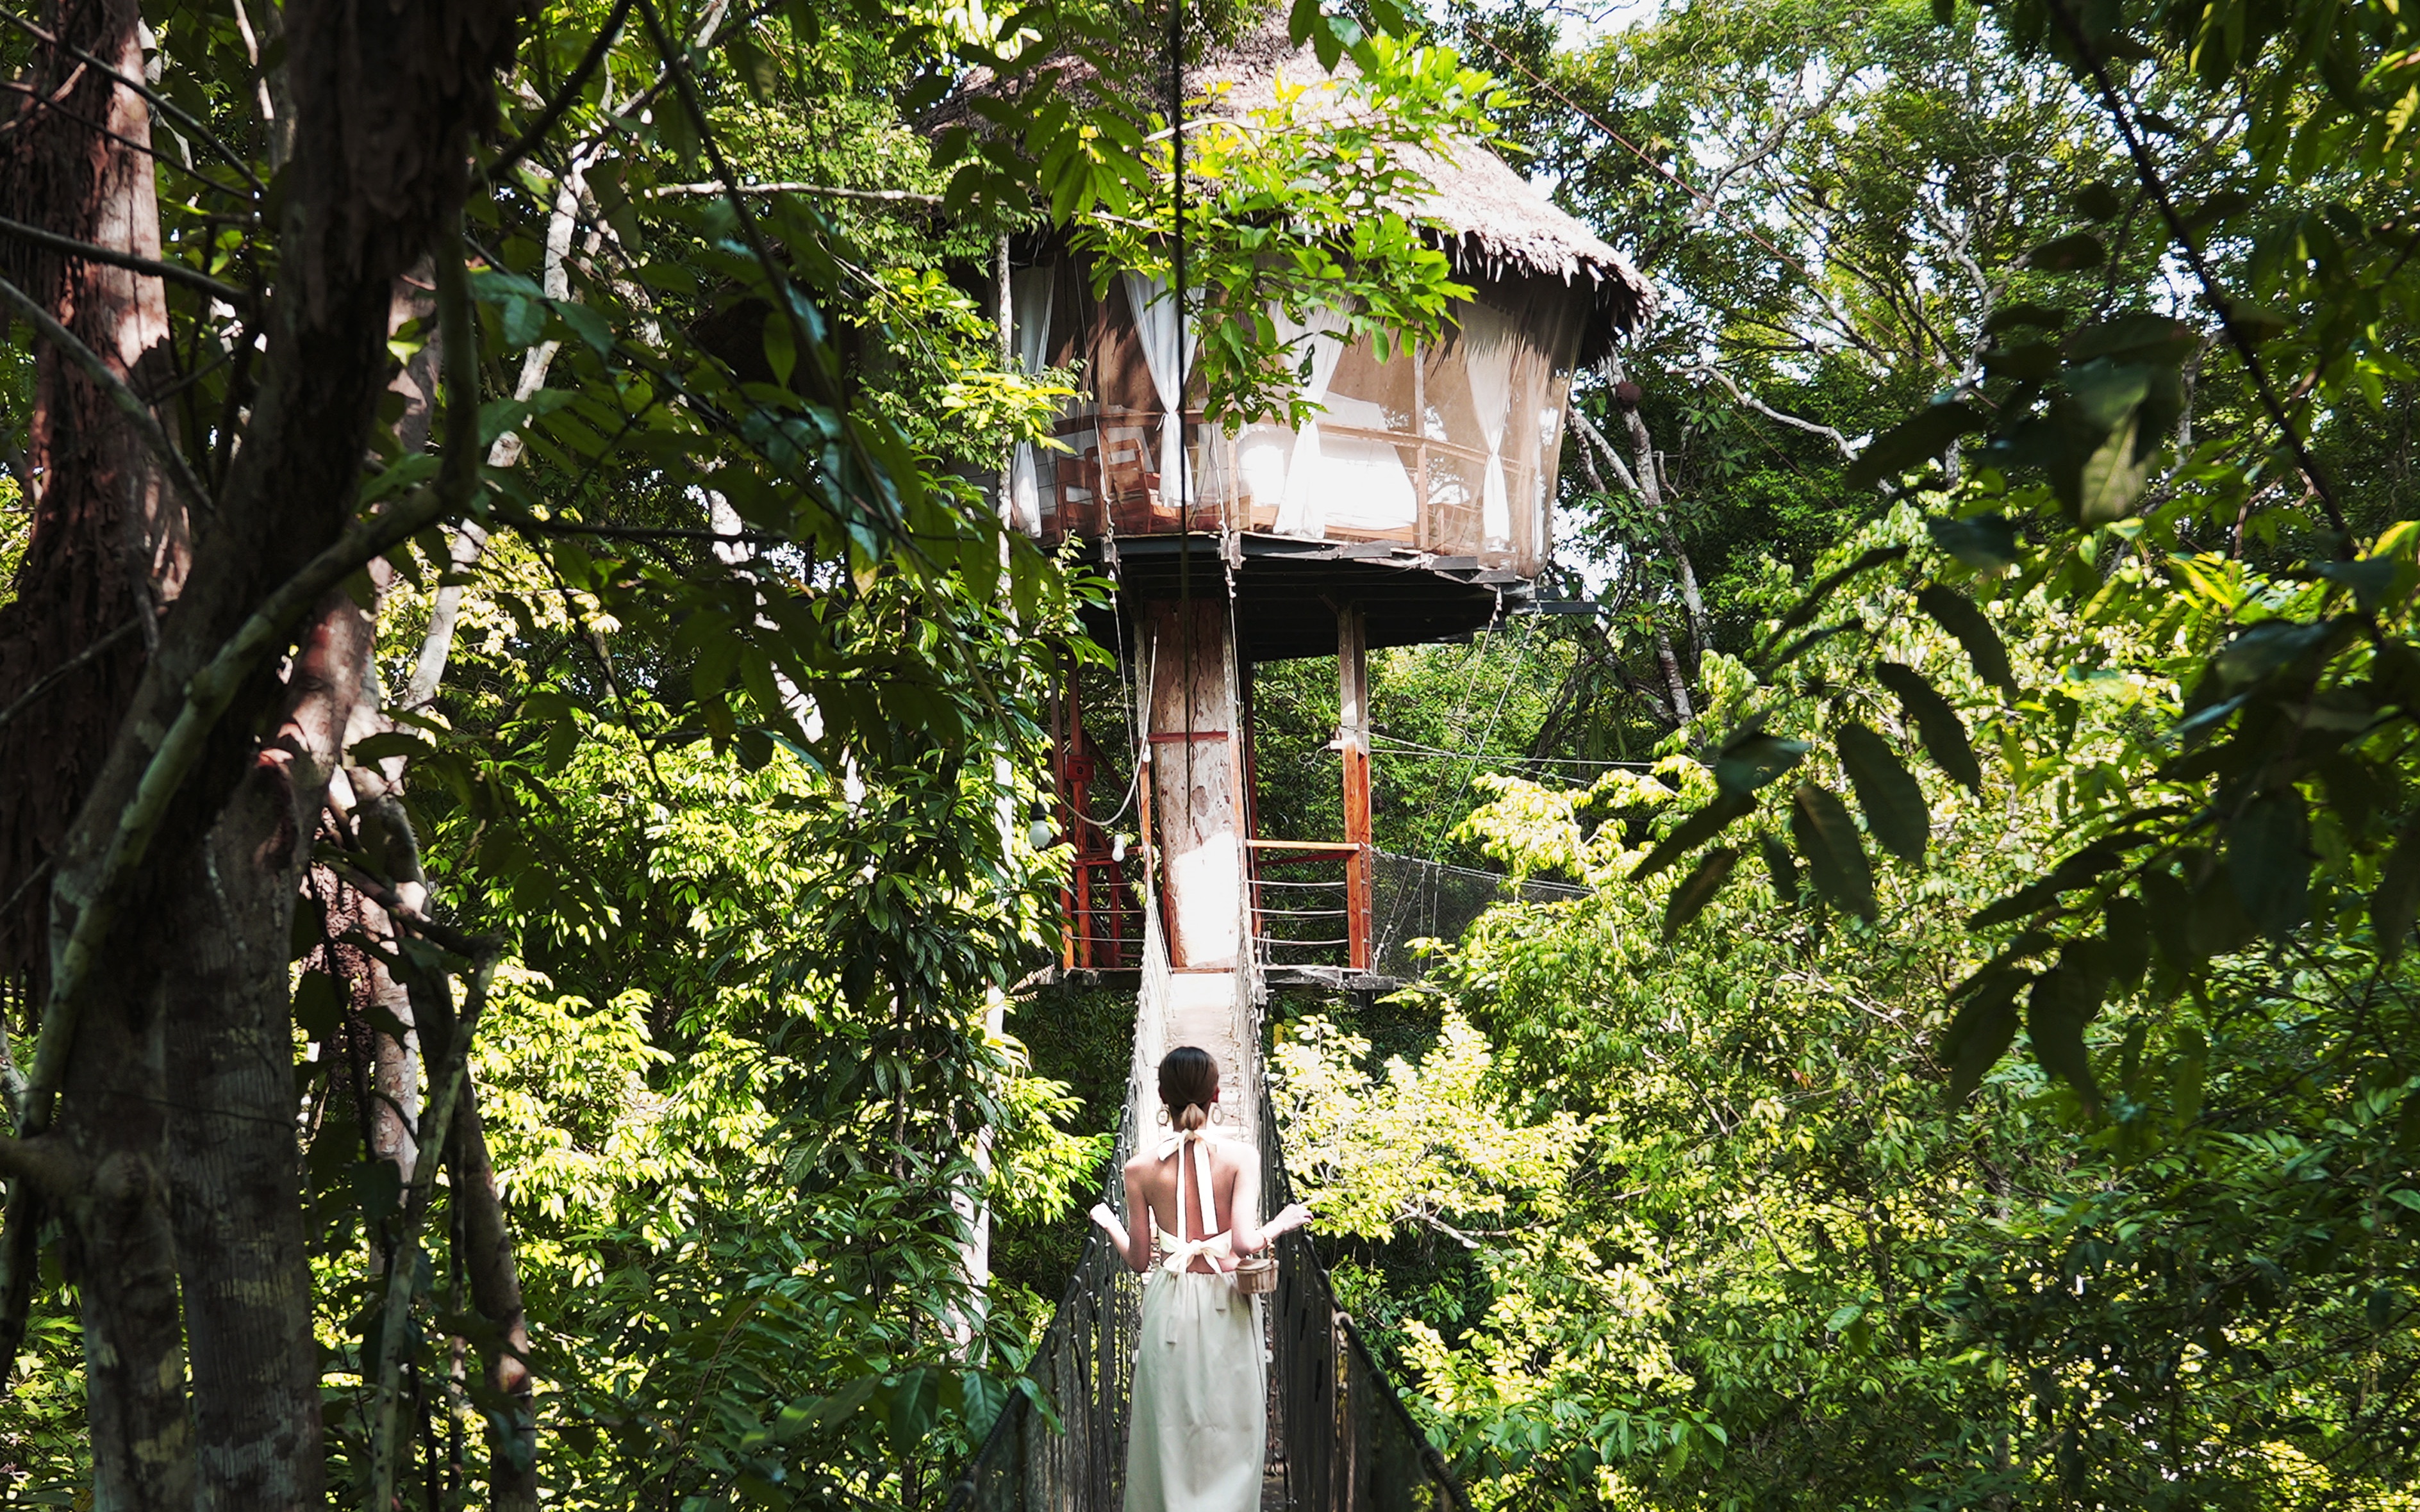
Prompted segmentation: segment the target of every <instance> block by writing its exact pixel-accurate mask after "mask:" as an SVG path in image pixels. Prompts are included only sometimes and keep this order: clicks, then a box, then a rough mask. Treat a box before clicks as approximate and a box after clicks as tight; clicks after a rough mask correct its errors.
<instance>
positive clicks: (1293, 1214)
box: [1261, 1202, 1311, 1239]
mask: <svg viewBox="0 0 2420 1512" xmlns="http://www.w3.org/2000/svg"><path fill="white" fill-rule="evenodd" d="M1308 1227H1311V1210H1310V1209H1309V1208H1306V1207H1304V1206H1303V1205H1302V1204H1301V1203H1299V1202H1289V1203H1287V1204H1286V1205H1285V1206H1284V1208H1282V1209H1280V1211H1279V1212H1278V1215H1277V1216H1276V1217H1274V1218H1272V1219H1270V1220H1269V1221H1268V1226H1267V1227H1264V1228H1263V1229H1262V1230H1261V1232H1262V1233H1264V1234H1266V1235H1267V1236H1269V1237H1270V1238H1271V1239H1275V1238H1276V1237H1277V1236H1278V1235H1280V1234H1282V1233H1284V1232H1286V1231H1287V1230H1288V1229H1290V1228H1308Z"/></svg>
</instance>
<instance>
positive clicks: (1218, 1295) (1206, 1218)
mask: <svg viewBox="0 0 2420 1512" xmlns="http://www.w3.org/2000/svg"><path fill="white" fill-rule="evenodd" d="M1188 1145H1189V1146H1191V1147H1192V1149H1191V1150H1190V1151H1189V1153H1188V1152H1185V1150H1186V1147H1187V1146H1188ZM1171 1155H1175V1156H1177V1157H1178V1158H1177V1163H1176V1227H1177V1230H1178V1231H1177V1232H1176V1233H1173V1234H1171V1233H1170V1232H1169V1231H1168V1230H1167V1229H1165V1228H1161V1229H1159V1230H1158V1235H1159V1247H1160V1249H1161V1251H1162V1252H1163V1255H1164V1257H1163V1258H1162V1259H1161V1260H1160V1262H1159V1267H1158V1268H1159V1270H1160V1271H1161V1272H1162V1273H1164V1274H1165V1275H1166V1276H1167V1277H1168V1278H1169V1279H1171V1280H1173V1279H1174V1278H1176V1277H1178V1276H1182V1275H1185V1274H1187V1273H1189V1272H1190V1271H1191V1270H1192V1268H1193V1262H1194V1261H1195V1260H1197V1259H1206V1260H1208V1261H1209V1262H1210V1263H1211V1265H1212V1266H1213V1267H1214V1268H1215V1269H1216V1270H1217V1271H1218V1276H1217V1278H1216V1279H1218V1280H1219V1281H1222V1282H1223V1281H1225V1280H1226V1273H1228V1272H1229V1271H1230V1270H1231V1269H1232V1267H1231V1266H1230V1264H1229V1263H1228V1262H1229V1261H1231V1260H1232V1259H1233V1257H1234V1253H1235V1236H1234V1235H1233V1232H1231V1231H1230V1230H1228V1229H1227V1228H1226V1227H1224V1226H1222V1225H1221V1224H1220V1223H1219V1222H1218V1188H1217V1187H1216V1186H1214V1185H1213V1184H1212V1183H1211V1180H1210V1135H1209V1134H1208V1132H1207V1131H1205V1130H1201V1129H1186V1130H1182V1131H1180V1132H1178V1133H1176V1134H1171V1135H1169V1136H1168V1137H1167V1138H1165V1139H1163V1140H1161V1141H1160V1142H1159V1146H1158V1148H1157V1149H1156V1150H1154V1151H1153V1158H1154V1159H1155V1160H1163V1161H1164V1160H1166V1159H1168V1157H1170V1156H1171ZM1188 1175H1190V1176H1191V1177H1192V1178H1193V1180H1194V1184H1195V1185H1196V1186H1198V1187H1199V1189H1200V1190H1201V1193H1202V1222H1203V1224H1204V1226H1205V1227H1208V1228H1209V1229H1211V1230H1212V1232H1211V1233H1210V1234H1209V1235H1208V1236H1207V1237H1203V1238H1196V1237H1194V1235H1193V1233H1192V1220H1191V1210H1190V1208H1189V1206H1188V1205H1187V1202H1186V1200H1185V1187H1186V1178H1187V1176H1188ZM1154 1227H1157V1226H1156V1225H1155V1226H1154ZM1154 1279H1157V1278H1156V1277H1155V1278H1154ZM1232 1290H1233V1288H1232V1287H1230V1286H1225V1285H1221V1286H1218V1287H1215V1288H1211V1289H1210V1294H1209V1298H1208V1302H1209V1305H1210V1308H1211V1310H1212V1311H1213V1312H1220V1313H1223V1312H1225V1311H1226V1310H1227V1298H1228V1294H1229V1292H1230V1291H1232ZM1162 1334H1163V1335H1164V1336H1163V1339H1162V1342H1163V1343H1167V1344H1171V1345H1173V1344H1174V1343H1175V1342H1176V1317H1175V1312H1174V1310H1173V1309H1171V1310H1170V1312H1169V1313H1168V1314H1167V1315H1166V1318H1165V1321H1164V1324H1163V1327H1162Z"/></svg>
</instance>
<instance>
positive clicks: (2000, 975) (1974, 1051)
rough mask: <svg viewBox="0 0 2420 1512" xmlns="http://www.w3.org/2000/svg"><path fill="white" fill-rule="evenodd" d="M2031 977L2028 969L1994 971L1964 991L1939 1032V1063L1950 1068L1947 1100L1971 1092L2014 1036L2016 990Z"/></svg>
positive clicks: (1957, 1100) (1956, 1099)
mask: <svg viewBox="0 0 2420 1512" xmlns="http://www.w3.org/2000/svg"><path fill="white" fill-rule="evenodd" d="M2031 980H2033V974H2032V973H2031V972H2027V971H1995V972H1993V973H1992V974H1991V975H1990V976H1989V977H1987V978H1985V979H1984V980H1982V981H1980V982H1978V983H1977V984H1976V986H1975V989H1974V990H1973V991H1972V992H1970V993H1969V994H1967V996H1966V1000H1965V1002H1964V1003H1963V1004H1962V1005H1961V1006H1960V1007H1959V1010H1958V1014H1957V1016H1956V1017H1955V1018H1952V1019H1951V1020H1950V1021H1949V1026H1948V1027H1947V1029H1944V1030H1943V1031H1942V1034H1941V1045H1940V1049H1939V1052H1938V1055H1939V1058H1940V1060H1941V1063H1942V1064H1943V1065H1945V1066H1947V1067H1948V1068H1949V1101H1950V1103H1951V1104H1952V1105H1953V1106H1954V1105H1955V1104H1957V1103H1963V1102H1965V1101H1966V1099H1967V1098H1968V1097H1969V1096H1971V1095H1973V1093H1974V1090H1975V1088H1977V1087H1978V1086H1980V1085H1982V1081H1983V1076H1984V1073H1985V1072H1989V1071H1990V1070H1991V1069H1992V1067H1993V1064H1994V1063H1995V1062H1997V1061H1998V1060H1999V1058H2000V1057H2002V1056H2003V1055H2005V1054H2007V1053H2008V1049H2009V1045H2010V1044H2011V1043H2013V1042H2014V1041H2015V1040H2016V1038H2017V1007H2016V998H2017V994H2018V993H2019V992H2020V991H2021V990H2023V989H2024V985H2025V983H2027V982H2029V981H2031Z"/></svg>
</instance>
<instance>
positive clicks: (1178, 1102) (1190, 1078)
mask: <svg viewBox="0 0 2420 1512" xmlns="http://www.w3.org/2000/svg"><path fill="white" fill-rule="evenodd" d="M1217 1096H1218V1062H1217V1061H1215V1060H1213V1059H1211V1058H1210V1052H1209V1051H1207V1050H1204V1049H1202V1048H1201V1047H1200V1046H1198V1045H1189V1044H1181V1045H1178V1046H1177V1047H1176V1048H1175V1049H1173V1050H1171V1051H1170V1052H1169V1053H1168V1054H1167V1056H1166V1057H1163V1058H1162V1059H1161V1060H1160V1063H1159V1100H1160V1102H1161V1103H1164V1104H1166V1105H1167V1108H1168V1121H1169V1122H1170V1123H1171V1124H1172V1125H1173V1126H1175V1127H1176V1128H1178V1129H1199V1128H1201V1127H1202V1125H1203V1124H1205V1123H1208V1122H1209V1121H1210V1102H1211V1100H1212V1099H1213V1098H1216V1097H1217Z"/></svg>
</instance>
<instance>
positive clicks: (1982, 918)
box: [1966, 845, 2118, 929]
mask: <svg viewBox="0 0 2420 1512" xmlns="http://www.w3.org/2000/svg"><path fill="white" fill-rule="evenodd" d="M2117 864H2118V853H2117V852H2116V851H2115V850H2113V849H2111V848H2109V847H2108V846H2106V845H2087V846H2086V847H2085V848H2084V849H2082V850H2080V851H2078V852H2076V853H2075V854H2074V855H2073V856H2069V857H2068V858H2067V859H2066V860H2064V861H2061V862H2059V863H2058V865H2056V866H2055V867H2053V868H2051V871H2050V875H2048V876H2046V877H2043V878H2042V879H2040V881H2038V882H2030V883H2027V884H2026V885H2025V886H2024V887H2019V888H2018V889H2017V890H2016V891H2014V892H2012V893H2010V894H2009V895H2008V896H2007V897H2005V898H2003V899H2001V900H2000V901H1999V902H1997V903H1993V904H1992V905H1990V906H1989V907H1987V908H1984V909H1982V910H1980V911H1979V912H1977V913H1975V914H1973V915H1972V916H1970V917H1969V918H1967V920H1966V927H1967V928H1968V929H1989V928H1991V927H1992V926H1993V925H1994V924H2006V923H2008V922H2009V921H2010V920H2011V919H2018V918H2024V917H2025V916H2026V915H2027V914H2031V913H2035V912H2037V911H2039V910H2040V909H2043V908H2047V907H2049V906H2050V905H2051V903H2053V902H2055V901H2056V899H2057V897H2058V895H2059V894H2060V893H2062V892H2072V891H2074V890H2075V889H2076V888H2078V887H2083V886H2084V885H2085V884H2086V883H2087V882H2090V881H2091V880H2092V879H2093V878H2095V877H2097V876H2099V875H2101V873H2102V872H2106V871H2108V870H2110V869H2111V868H2113V867H2115V866H2116V865H2117Z"/></svg>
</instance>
